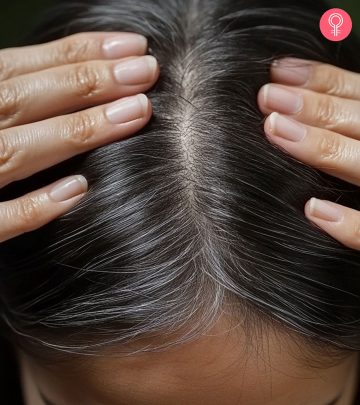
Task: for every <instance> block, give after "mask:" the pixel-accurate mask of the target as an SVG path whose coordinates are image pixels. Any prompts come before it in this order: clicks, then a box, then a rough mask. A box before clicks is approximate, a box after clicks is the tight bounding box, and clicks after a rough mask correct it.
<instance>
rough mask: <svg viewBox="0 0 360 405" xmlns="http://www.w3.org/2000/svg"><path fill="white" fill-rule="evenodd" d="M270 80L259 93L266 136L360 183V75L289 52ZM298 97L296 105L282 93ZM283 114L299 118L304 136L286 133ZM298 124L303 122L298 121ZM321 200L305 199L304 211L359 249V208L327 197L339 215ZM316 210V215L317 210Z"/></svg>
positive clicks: (330, 171) (300, 157)
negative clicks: (296, 137) (292, 136)
mask: <svg viewBox="0 0 360 405" xmlns="http://www.w3.org/2000/svg"><path fill="white" fill-rule="evenodd" d="M271 80H272V83H269V84H267V85H265V86H263V87H262V88H261V89H260V91H259V94H258V104H259V107H260V109H261V111H262V112H263V113H264V114H265V115H267V118H266V120H265V123H264V130H265V134H266V136H267V138H268V140H269V141H270V142H271V143H273V144H275V145H277V146H279V147H280V148H281V149H283V150H284V152H286V153H289V154H291V155H292V156H293V157H295V158H297V159H298V160H300V161H302V162H304V163H306V164H308V165H311V166H313V167H315V168H317V169H319V170H322V171H323V172H325V173H327V174H330V175H332V176H334V177H338V178H340V179H342V180H345V181H347V182H349V183H352V184H355V185H359V186H360V171H359V164H360V131H359V123H360V75H359V74H357V73H354V72H349V71H346V70H344V69H340V68H338V67H335V66H331V65H328V64H323V63H318V62H314V61H306V60H301V59H295V58H285V59H282V60H281V61H277V63H274V64H273V66H272V68H271ZM273 89H275V90H279V89H282V90H287V91H289V92H290V93H291V94H292V95H295V96H298V97H299V108H298V109H297V110H294V109H293V105H292V104H291V103H289V99H285V98H284V93H283V92H282V93H281V94H280V92H279V91H276V93H275V95H276V97H275V98H276V100H274V97H271V96H270V97H269V95H271V93H272V95H274V92H273V91H271V90H273ZM279 117H280V119H281V118H283V119H286V120H288V121H287V122H288V123H294V122H295V123H297V124H298V125H297V128H302V130H303V131H304V133H305V136H304V138H303V139H302V140H301V141H298V142H293V141H289V140H287V139H285V138H283V137H282V135H287V134H288V133H290V132H291V130H290V129H289V127H288V130H287V131H281V130H280V129H279V126H278V125H277V123H278V122H279ZM299 126H300V127H299ZM314 197H316V196H314ZM318 201H319V199H317V200H314V199H311V200H309V201H307V203H306V205H305V209H304V212H305V215H306V217H307V218H308V219H309V220H310V221H312V222H313V223H314V224H316V225H317V226H319V227H320V228H322V229H323V230H324V231H325V232H327V233H328V234H329V235H330V236H332V237H333V238H334V239H337V240H338V241H339V242H341V243H342V244H344V245H345V246H348V247H350V248H352V249H356V250H359V249H360V212H359V211H357V210H354V209H351V208H348V207H344V206H342V205H340V204H336V203H335V202H333V201H325V203H326V205H327V206H328V207H330V208H328V209H327V214H328V213H329V211H328V210H329V209H330V210H331V212H332V213H337V218H336V219H335V218H332V219H331V220H329V219H330V217H329V216H328V215H327V214H326V213H325V212H324V211H323V210H321V211H320V210H318V209H316V205H318ZM315 214H316V215H315Z"/></svg>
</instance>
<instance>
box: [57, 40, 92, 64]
mask: <svg viewBox="0 0 360 405" xmlns="http://www.w3.org/2000/svg"><path fill="white" fill-rule="evenodd" d="M92 47H93V41H92V40H90V39H87V38H85V37H84V36H83V35H77V34H75V35H71V36H69V37H68V38H66V39H64V40H63V41H61V43H60V47H59V49H58V50H57V58H58V59H59V60H60V63H64V62H65V63H75V62H81V61H83V60H86V59H87V57H88V55H89V54H90V50H91V49H92Z"/></svg>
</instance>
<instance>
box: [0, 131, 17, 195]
mask: <svg viewBox="0 0 360 405" xmlns="http://www.w3.org/2000/svg"><path fill="white" fill-rule="evenodd" d="M14 139H15V136H14ZM18 156H20V154H18V151H17V148H16V145H15V142H12V141H10V138H9V137H7V136H4V135H3V134H1V132H0V176H1V178H0V184H1V186H2V187H3V186H4V185H5V184H4V182H8V181H9V179H8V178H9V177H12V176H13V172H14V171H16V169H17V168H18V167H19V164H20V161H19V159H18ZM5 175H6V178H5ZM6 184H7V183H6Z"/></svg>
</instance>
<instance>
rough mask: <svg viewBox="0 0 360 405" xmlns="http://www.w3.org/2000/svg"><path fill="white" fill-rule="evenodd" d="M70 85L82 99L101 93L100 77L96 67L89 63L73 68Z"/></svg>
mask: <svg viewBox="0 0 360 405" xmlns="http://www.w3.org/2000/svg"><path fill="white" fill-rule="evenodd" d="M70 76H71V77H70V84H71V86H72V87H73V88H74V89H75V92H76V94H77V95H79V96H80V97H84V98H89V97H92V96H94V95H96V94H98V93H99V92H100V75H99V72H98V71H97V70H96V68H95V67H94V66H91V65H90V64H88V63H84V64H80V65H78V66H76V67H74V68H73V70H72V72H71V74H70Z"/></svg>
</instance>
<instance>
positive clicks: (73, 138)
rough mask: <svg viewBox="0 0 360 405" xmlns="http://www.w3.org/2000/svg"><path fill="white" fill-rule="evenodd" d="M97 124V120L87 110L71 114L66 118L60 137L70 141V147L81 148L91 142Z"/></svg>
mask: <svg viewBox="0 0 360 405" xmlns="http://www.w3.org/2000/svg"><path fill="white" fill-rule="evenodd" d="M97 126H98V122H97V119H96V118H95V116H94V115H91V114H90V113H88V112H79V113H76V114H73V115H71V116H70V117H69V118H67V121H66V124H65V125H64V127H63V128H62V130H61V133H62V138H63V140H64V141H65V142H67V143H70V145H71V147H74V148H80V149H82V148H83V147H84V146H85V145H87V144H89V143H92V141H93V138H94V135H95V132H96V128H97Z"/></svg>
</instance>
